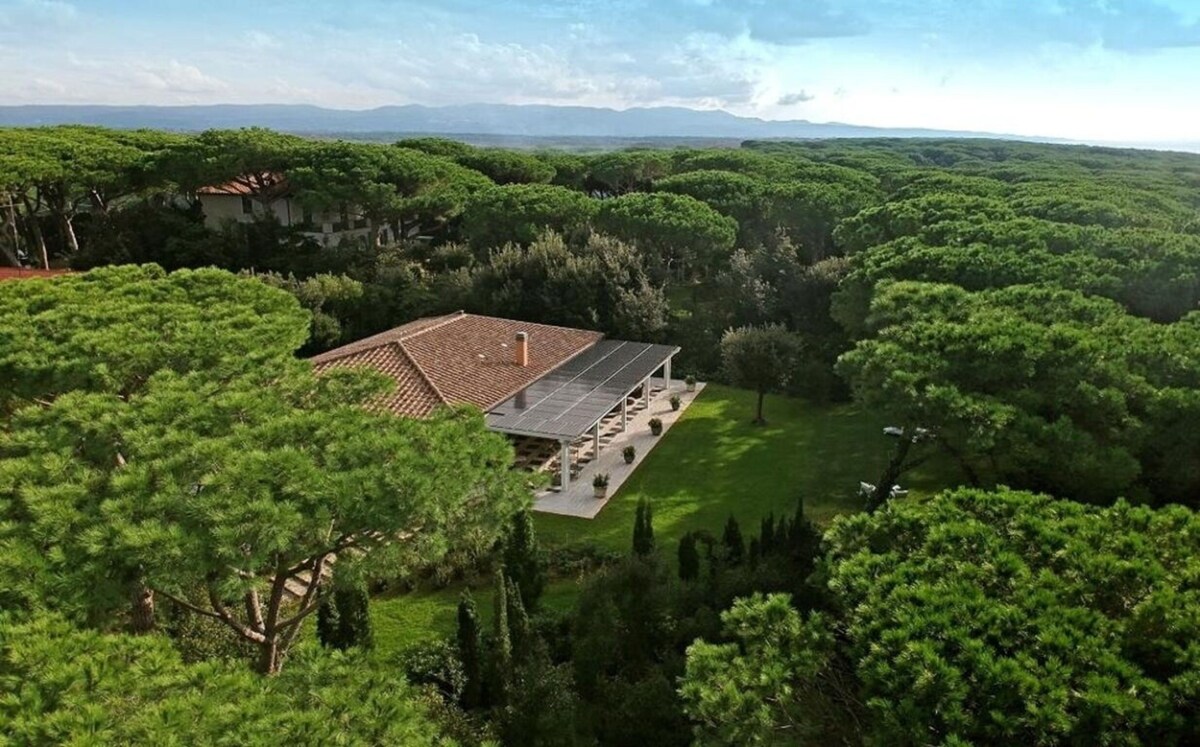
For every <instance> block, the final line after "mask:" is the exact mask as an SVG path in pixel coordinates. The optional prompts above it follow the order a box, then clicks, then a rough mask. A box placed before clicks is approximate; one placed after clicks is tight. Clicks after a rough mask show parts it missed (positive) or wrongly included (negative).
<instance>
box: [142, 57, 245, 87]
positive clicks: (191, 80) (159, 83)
mask: <svg viewBox="0 0 1200 747" xmlns="http://www.w3.org/2000/svg"><path fill="white" fill-rule="evenodd" d="M132 78H133V79H134V80H135V81H137V83H138V84H140V85H141V86H142V87H144V88H148V89H151V90H155V91H165V92H168V93H189V94H194V93H216V92H220V91H225V90H227V89H228V88H229V86H228V84H226V83H225V81H223V80H220V79H219V78H214V77H213V76H211V75H206V74H205V73H204V72H202V71H201V70H200V68H198V67H196V66H195V65H185V64H183V63H181V62H179V61H178V60H171V61H170V62H169V63H167V64H165V65H141V66H139V69H135V70H134V71H133V72H132Z"/></svg>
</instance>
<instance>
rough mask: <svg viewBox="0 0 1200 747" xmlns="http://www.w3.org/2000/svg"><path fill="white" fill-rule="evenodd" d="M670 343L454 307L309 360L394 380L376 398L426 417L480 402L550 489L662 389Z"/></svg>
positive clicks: (570, 476) (564, 482) (645, 411)
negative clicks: (439, 410)
mask: <svg viewBox="0 0 1200 747" xmlns="http://www.w3.org/2000/svg"><path fill="white" fill-rule="evenodd" d="M679 350H680V349H679V348H677V347H674V346H671V345H658V344H653V343H644V342H629V341H625V340H612V339H607V338H605V337H604V335H602V334H601V333H599V332H594V331H589V330H582V329H572V328H569V327H556V326H551V325H546V324H532V323H528V322H519V321H514V320H511V319H499V318H496V317H489V316H479V315H476V314H467V313H464V312H461V311H459V312H455V313H453V314H447V315H445V316H438V317H429V318H424V319H418V320H416V321H413V322H409V323H408V324H405V325H403V326H400V327H396V328H395V329H391V330H388V331H386V332H382V333H380V334H377V335H374V336H372V337H368V338H366V339H363V340H359V341H357V342H353V343H350V344H349V345H345V346H343V347H340V348H337V349H335V350H330V351H328V352H325V353H322V354H320V355H318V356H316V357H314V358H313V359H312V361H313V363H314V364H315V365H316V367H317V369H318V370H323V369H328V368H331V367H334V366H369V367H371V368H374V369H376V370H377V371H380V372H381V373H383V374H385V375H386V376H388V377H389V378H391V379H392V380H394V381H395V382H396V388H395V390H394V391H393V392H392V393H391V394H390V395H389V396H388V397H387V398H386V399H384V400H382V401H381V402H380V403H379V406H380V407H382V408H384V409H386V410H389V411H391V412H394V413H396V414H397V415H402V416H406V417H415V418H421V417H427V416H428V415H429V414H430V413H432V412H433V411H434V410H435V409H437V408H438V407H441V406H445V405H456V404H471V405H474V406H476V407H478V408H480V409H481V410H483V411H484V413H485V416H486V419H487V425H488V427H489V428H490V429H492V430H493V431H497V432H499V433H504V434H507V435H508V436H509V437H510V438H511V439H512V440H513V442H514V446H515V447H516V451H517V460H518V464H519V466H522V467H525V468H528V469H531V470H534V471H544V472H549V473H550V474H551V475H552V476H553V477H554V479H555V481H556V484H557V490H556V491H554V492H557V493H560V494H565V493H568V492H569V491H570V489H571V486H572V481H573V480H574V479H575V478H576V477H577V476H578V475H579V473H580V472H581V470H582V468H583V465H585V464H587V463H589V462H592V461H596V460H599V459H600V458H601V452H602V450H603V449H604V448H605V447H606V446H607V445H608V444H609V443H610V442H612V441H615V440H617V439H618V438H619V437H620V435H621V434H623V433H625V432H626V431H627V430H629V427H630V422H631V419H632V418H634V417H637V416H641V417H643V418H648V417H649V416H650V415H651V413H650V408H651V403H652V400H654V398H655V397H656V396H657V395H660V394H662V393H664V392H669V391H671V390H672V381H671V361H672V359H673V358H674V357H675V355H676V354H677V353H678V352H679ZM672 420H673V418H672ZM646 450H647V451H648V448H647V449H646ZM581 487H584V486H581ZM588 487H590V486H588ZM595 510H596V511H598V510H599V507H598V506H597V507H596V508H595ZM593 515H594V514H593Z"/></svg>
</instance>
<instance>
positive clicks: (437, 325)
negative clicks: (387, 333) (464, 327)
mask: <svg viewBox="0 0 1200 747" xmlns="http://www.w3.org/2000/svg"><path fill="white" fill-rule="evenodd" d="M468 316H470V314H468V313H467V312H465V311H463V310H462V309H459V310H458V311H451V312H450V313H449V314H444V315H443V316H442V319H441V321H438V322H434V323H433V324H427V325H425V326H424V327H421V328H420V329H418V330H414V331H413V332H411V333H409V334H407V335H404V336H403V337H400V338H398V339H397V340H396V342H404V341H405V340H411V339H412V338H414V337H419V336H420V335H423V334H425V333H426V332H428V331H430V330H433V329H441V328H442V327H445V326H446V325H447V324H450V323H451V322H457V321H458V320H459V319H466V318H467V317H468ZM426 318H428V319H437V317H436V316H431V317H426ZM417 321H420V320H419V319H418V320H417ZM404 354H405V355H408V351H407V350H406V351H404ZM409 357H411V356H409Z"/></svg>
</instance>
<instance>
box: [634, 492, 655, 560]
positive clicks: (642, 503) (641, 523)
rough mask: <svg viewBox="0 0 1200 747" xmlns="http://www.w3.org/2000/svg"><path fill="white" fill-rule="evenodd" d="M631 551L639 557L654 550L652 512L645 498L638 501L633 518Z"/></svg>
mask: <svg viewBox="0 0 1200 747" xmlns="http://www.w3.org/2000/svg"><path fill="white" fill-rule="evenodd" d="M633 552H634V554H635V555H637V556H639V557H645V556H647V555H649V554H651V553H653V552H654V512H653V509H651V508H650V502H649V501H648V500H646V499H645V498H642V499H641V500H639V501H638V505H637V513H636V514H635V515H634V518H633Z"/></svg>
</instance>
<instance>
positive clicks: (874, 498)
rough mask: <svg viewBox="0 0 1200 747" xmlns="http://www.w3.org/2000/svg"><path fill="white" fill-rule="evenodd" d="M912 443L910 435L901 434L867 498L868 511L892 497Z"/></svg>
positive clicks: (874, 509) (871, 511)
mask: <svg viewBox="0 0 1200 747" xmlns="http://www.w3.org/2000/svg"><path fill="white" fill-rule="evenodd" d="M907 431H908V429H907V428H905V432H907ZM912 445H913V440H912V438H910V437H909V436H901V437H900V439H899V441H898V442H897V443H896V451H895V453H893V454H892V459H891V461H889V462H888V466H887V469H885V470H884V471H883V475H882V476H881V477H880V478H879V482H878V483H877V484H876V485H875V490H874V492H872V493H871V495H870V496H869V497H868V498H867V505H866V510H867V513H874V512H875V511H876V510H877V509H878V508H879V507H880V506H882V505H883V504H884V503H886V502H887V500H888V499H889V498H891V497H892V486H893V485H895V484H896V480H899V479H900V475H901V474H903V473H904V470H905V466H904V460H906V459H907V458H908V452H909V451H911V450H912Z"/></svg>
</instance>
